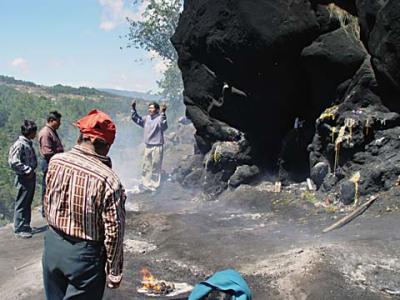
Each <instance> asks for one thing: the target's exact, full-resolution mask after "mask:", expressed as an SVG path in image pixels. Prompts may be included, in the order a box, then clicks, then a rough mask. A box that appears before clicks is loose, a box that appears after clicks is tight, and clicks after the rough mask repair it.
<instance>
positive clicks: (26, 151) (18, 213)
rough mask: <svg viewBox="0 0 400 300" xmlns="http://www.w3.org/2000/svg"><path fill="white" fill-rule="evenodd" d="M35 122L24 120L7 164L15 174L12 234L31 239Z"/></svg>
mask: <svg viewBox="0 0 400 300" xmlns="http://www.w3.org/2000/svg"><path fill="white" fill-rule="evenodd" d="M36 132H37V126H36V124H35V122H33V121H28V120H25V121H24V124H22V126H21V135H20V136H19V137H18V140H17V141H16V142H15V143H14V144H13V145H12V146H11V148H10V152H9V155H8V163H9V165H10V167H11V168H12V169H13V170H14V172H15V174H16V175H15V186H16V187H17V197H16V200H15V210H14V232H15V234H16V235H17V236H19V237H22V238H30V237H32V228H31V225H30V224H31V205H32V201H33V196H34V195H35V186H36V173H35V169H36V167H37V158H36V153H35V150H34V149H33V146H32V140H33V139H34V138H35V137H36Z"/></svg>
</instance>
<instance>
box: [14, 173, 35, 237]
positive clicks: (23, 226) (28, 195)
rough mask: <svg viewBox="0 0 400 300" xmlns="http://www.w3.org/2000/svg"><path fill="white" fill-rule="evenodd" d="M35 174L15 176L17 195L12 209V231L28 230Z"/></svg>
mask: <svg viewBox="0 0 400 300" xmlns="http://www.w3.org/2000/svg"><path fill="white" fill-rule="evenodd" d="M35 186H36V175H34V176H33V177H32V178H28V177H27V176H26V175H16V176H15V187H16V188H17V197H16V199H15V209H14V232H15V233H18V232H22V231H30V227H31V213H32V209H31V206H32V201H33V196H34V195H35Z"/></svg>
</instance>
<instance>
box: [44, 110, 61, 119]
mask: <svg viewBox="0 0 400 300" xmlns="http://www.w3.org/2000/svg"><path fill="white" fill-rule="evenodd" d="M61 117H62V116H61V114H60V113H59V112H58V111H56V110H54V111H51V112H49V114H48V115H47V122H51V121H58V120H60V119H61Z"/></svg>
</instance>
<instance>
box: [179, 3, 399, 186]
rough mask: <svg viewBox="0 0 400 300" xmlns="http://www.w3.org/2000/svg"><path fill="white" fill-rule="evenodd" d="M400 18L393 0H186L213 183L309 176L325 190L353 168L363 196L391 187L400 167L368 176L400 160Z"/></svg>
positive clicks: (193, 96) (183, 23) (188, 69)
mask: <svg viewBox="0 0 400 300" xmlns="http://www.w3.org/2000/svg"><path fill="white" fill-rule="evenodd" d="M399 15H400V4H399V3H398V1H395V0H386V1H385V0H355V1H317V0H309V1H304V0H282V1H275V0H262V1H261V0H237V1H222V0H213V1H211V0H187V1H185V4H184V11H183V13H182V15H181V18H180V22H179V25H178V28H177V30H176V32H175V35H174V36H173V38H172V41H173V43H174V45H175V47H176V49H177V51H178V54H179V67H180V69H181V71H182V76H183V81H184V102H185V105H186V108H187V115H188V117H189V118H190V119H191V120H192V121H193V124H194V126H195V127H196V142H197V145H198V148H199V150H200V152H201V153H202V154H203V155H204V160H203V170H204V172H203V174H202V178H203V179H204V180H205V181H204V180H203V182H206V184H205V186H207V187H208V188H210V186H213V185H214V186H216V185H217V186H218V187H216V188H212V190H213V191H214V192H216V191H220V190H223V189H224V188H226V187H227V186H228V182H234V186H236V185H237V184H240V182H241V181H240V180H239V181H237V179H238V178H241V176H242V175H240V174H251V173H252V172H250V170H256V169H257V170H260V172H261V173H262V172H268V173H269V174H271V173H272V174H276V175H277V176H279V178H280V180H282V181H283V182H291V181H300V180H304V179H305V178H306V177H308V176H309V175H310V170H311V174H314V175H315V174H317V175H315V176H317V177H318V180H317V181H318V182H316V183H317V186H318V187H319V188H321V189H323V190H325V191H335V190H338V189H339V186H340V184H341V182H342V181H343V180H349V179H350V178H351V177H352V176H353V175H354V172H360V173H361V175H360V180H359V182H357V183H356V184H357V187H360V191H359V192H360V193H367V192H369V191H371V190H374V189H378V188H382V187H383V186H385V187H388V186H391V185H392V183H393V182H392V181H393V180H394V179H393V178H394V177H396V176H397V175H398V174H400V172H398V171H397V168H395V167H393V168H391V172H392V175H389V174H388V172H386V171H383V172H378V173H379V174H375V173H376V172H375V173H374V174H370V173H371V166H376V165H377V164H379V160H380V159H382V158H384V159H383V161H385V160H386V159H385V157H387V156H390V157H391V159H392V160H393V159H395V161H392V163H393V164H394V166H396V164H397V156H396V155H394V156H393V155H392V154H395V153H396V152H395V149H396V147H397V143H396V139H394V136H395V132H397V130H398V129H397V126H398V125H399V123H398V114H397V113H398V112H399V111H400V107H399V101H396V100H397V99H398V98H397V97H398V91H399V87H400V75H399V74H400V73H399V71H398V70H399V69H400V68H399V63H400V59H399V57H400V55H399V53H398V52H399V49H400V41H399V36H400V28H399V24H400V22H399V21H398V20H400V18H399V17H400V16H399ZM381 138H383V140H384V141H385V145H386V143H388V144H389V145H391V146H390V147H393V148H389V147H384V146H383V145H382V146H377V145H376V143H377V140H379V139H381ZM380 141H382V140H380ZM382 143H383V142H382ZM378 144H379V143H378ZM227 145H229V147H228V148H229V149H230V150H229V151H223V152H221V153H223V154H222V156H221V158H220V159H219V160H215V159H212V158H215V157H216V154H215V153H216V152H218V151H216V149H220V148H221V147H222V148H224V149H227V147H226V146H227ZM377 148H379V149H377ZM224 155H225V156H224ZM217 156H218V155H217ZM321 164H323V165H324V166H325V167H324V168H322V169H320V168H321ZM241 166H248V167H244V168H243V167H241ZM251 166H253V167H251ZM316 166H318V167H317V168H318V169H317V170H316V169H315V168H316ZM244 170H246V171H244ZM326 170H328V171H327V172H325V171H326ZM321 172H322V173H321ZM234 174H236V175H234ZM321 174H324V175H325V176H322V175H321ZM314 175H313V176H314ZM232 177H233V178H232ZM249 177H250V178H252V177H257V176H249ZM372 178H375V179H372ZM376 178H380V179H376ZM382 178H383V179H382ZM237 182H238V183H237ZM244 182H248V179H245V180H244ZM358 184H359V186H358Z"/></svg>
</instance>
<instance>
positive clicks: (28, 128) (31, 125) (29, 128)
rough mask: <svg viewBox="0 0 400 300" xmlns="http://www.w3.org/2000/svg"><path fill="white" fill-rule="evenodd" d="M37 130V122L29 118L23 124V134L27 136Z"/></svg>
mask: <svg viewBox="0 0 400 300" xmlns="http://www.w3.org/2000/svg"><path fill="white" fill-rule="evenodd" d="M36 131H37V126H36V123H35V122H33V121H29V120H24V124H22V126H21V134H22V135H23V136H25V137H27V136H28V135H30V134H31V133H32V132H36Z"/></svg>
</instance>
